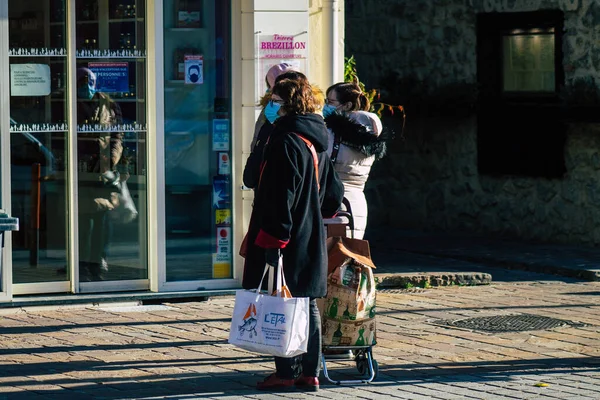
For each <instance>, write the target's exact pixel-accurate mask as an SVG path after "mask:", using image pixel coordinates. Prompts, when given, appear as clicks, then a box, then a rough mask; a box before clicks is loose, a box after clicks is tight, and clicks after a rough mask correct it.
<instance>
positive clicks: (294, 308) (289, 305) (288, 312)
mask: <svg viewBox="0 0 600 400" xmlns="http://www.w3.org/2000/svg"><path fill="white" fill-rule="evenodd" d="M277 269H278V273H277V289H276V291H275V292H274V293H273V295H267V294H261V293H260V292H259V288H261V287H262V282H263V280H264V279H265V275H266V273H267V271H268V270H269V265H266V266H265V270H264V272H263V276H262V279H261V281H260V284H259V285H258V288H257V289H255V290H238V291H236V294H235V305H234V308H233V316H232V318H231V328H230V330H229V343H231V344H233V345H235V346H238V347H240V348H242V349H246V350H250V351H254V352H257V353H261V354H270V355H273V356H277V357H294V356H297V355H300V354H303V353H306V348H307V345H308V315H309V314H308V313H309V299H308V297H292V296H291V294H290V291H289V289H288V288H287V285H286V283H285V277H284V276H283V265H282V258H281V257H280V258H279V265H278V267H277Z"/></svg>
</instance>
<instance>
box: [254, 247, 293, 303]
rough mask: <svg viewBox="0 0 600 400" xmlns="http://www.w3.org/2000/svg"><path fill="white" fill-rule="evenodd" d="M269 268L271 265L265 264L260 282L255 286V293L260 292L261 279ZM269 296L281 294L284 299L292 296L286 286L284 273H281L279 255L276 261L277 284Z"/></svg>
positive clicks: (263, 278)
mask: <svg viewBox="0 0 600 400" xmlns="http://www.w3.org/2000/svg"><path fill="white" fill-rule="evenodd" d="M269 268H271V265H269V264H265V269H264V271H263V274H262V278H260V283H259V284H258V287H257V288H256V290H255V291H256V293H258V292H260V288H262V284H263V281H264V280H265V276H267V272H268V271H269ZM271 296H281V297H283V298H286V299H291V298H292V292H290V289H289V288H288V287H287V282H286V281H285V275H284V274H283V256H279V261H278V262H277V286H276V287H275V290H274V291H273V293H271Z"/></svg>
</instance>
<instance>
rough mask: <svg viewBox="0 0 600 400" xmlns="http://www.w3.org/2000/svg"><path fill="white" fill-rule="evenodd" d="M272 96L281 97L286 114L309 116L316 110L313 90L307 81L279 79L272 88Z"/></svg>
mask: <svg viewBox="0 0 600 400" xmlns="http://www.w3.org/2000/svg"><path fill="white" fill-rule="evenodd" d="M273 94H276V95H277V96H279V97H281V100H283V103H284V104H282V105H281V108H282V109H283V111H285V113H286V114H291V115H298V114H310V113H314V112H315V111H316V110H317V109H318V102H317V100H316V99H315V96H314V93H313V88H312V86H311V85H310V83H308V81H307V80H304V79H300V80H296V79H289V78H287V79H281V80H280V81H279V82H277V83H276V84H275V86H273Z"/></svg>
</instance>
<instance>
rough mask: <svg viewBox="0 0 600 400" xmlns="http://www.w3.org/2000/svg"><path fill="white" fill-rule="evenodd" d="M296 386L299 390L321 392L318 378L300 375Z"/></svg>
mask: <svg viewBox="0 0 600 400" xmlns="http://www.w3.org/2000/svg"><path fill="white" fill-rule="evenodd" d="M294 384H295V385H296V387H297V388H298V389H301V390H308V391H309V392H316V391H317V390H319V378H317V377H316V376H304V375H300V377H299V378H298V379H296V382H294Z"/></svg>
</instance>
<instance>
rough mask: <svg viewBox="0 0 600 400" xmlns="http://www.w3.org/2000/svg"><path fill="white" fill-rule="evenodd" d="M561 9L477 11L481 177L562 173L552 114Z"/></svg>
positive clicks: (560, 76) (559, 73) (558, 78)
mask: <svg viewBox="0 0 600 400" xmlns="http://www.w3.org/2000/svg"><path fill="white" fill-rule="evenodd" d="M563 21H564V15H563V13H562V11H555V10H543V11H536V12H526V13H490V14H480V15H478V19H477V24H478V26H477V39H478V46H477V58H478V61H477V76H478V83H479V89H480V92H479V111H478V133H477V135H478V136H477V140H478V167H479V171H480V173H482V174H488V175H519V176H533V177H547V178H557V177H561V176H562V175H563V174H564V173H565V170H566V169H565V161H564V142H565V129H566V128H565V124H564V123H563V121H562V119H561V116H560V112H559V110H560V109H559V90H560V88H561V87H562V86H563V83H564V71H563V67H562V31H563Z"/></svg>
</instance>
